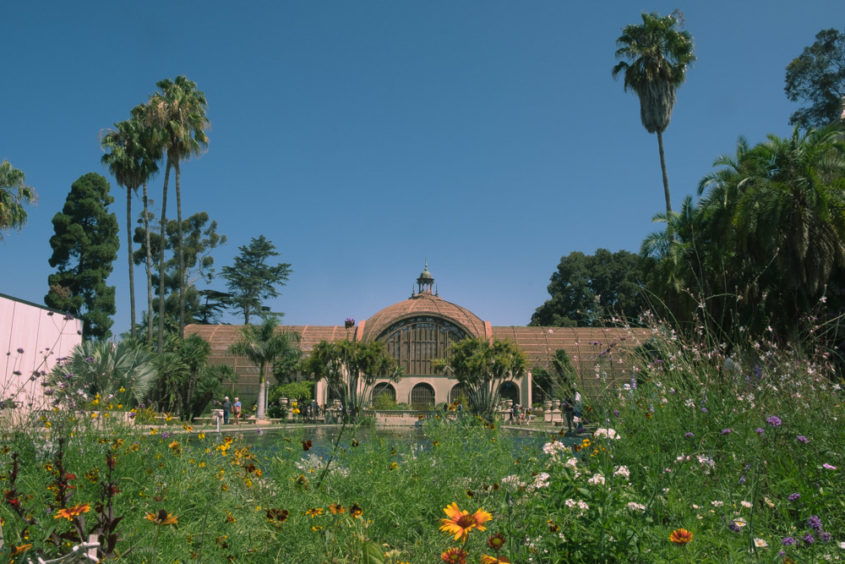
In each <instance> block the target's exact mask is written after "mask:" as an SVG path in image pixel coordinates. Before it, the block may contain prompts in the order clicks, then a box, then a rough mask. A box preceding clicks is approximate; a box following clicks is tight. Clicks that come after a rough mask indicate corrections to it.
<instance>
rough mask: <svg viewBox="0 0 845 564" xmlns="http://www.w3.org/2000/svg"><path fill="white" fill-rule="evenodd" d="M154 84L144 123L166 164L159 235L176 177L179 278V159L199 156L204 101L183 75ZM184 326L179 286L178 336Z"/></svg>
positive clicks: (161, 329)
mask: <svg viewBox="0 0 845 564" xmlns="http://www.w3.org/2000/svg"><path fill="white" fill-rule="evenodd" d="M156 86H157V87H158V88H159V91H158V92H156V93H155V94H153V95H152V97H151V99H150V101H149V103H148V104H147V106H146V108H147V112H146V120H147V123H149V124H151V125H153V126H154V127H156V128H157V129H158V130H159V132H160V134H161V136H162V137H161V139H162V144H163V146H164V149H165V151H166V152H167V161H166V162H167V165H166V167H165V173H164V188H163V189H162V201H161V238H162V240H164V237H165V232H164V231H165V225H166V219H167V218H166V209H167V184H168V180H169V178H170V169H171V168H172V169H173V171H174V174H175V177H176V222H177V226H178V239H179V245H178V249H177V253H178V256H179V279H180V280H183V279H184V271H185V257H184V253H183V251H182V192H181V183H180V167H179V165H180V162H181V161H182V160H183V159H188V158H189V157H191V156H192V155H199V154H200V153H201V152H202V150H203V149H205V148H206V147H207V146H208V136H207V135H206V130H207V129H208V127H209V122H208V118H207V117H206V110H207V108H208V103H207V102H206V99H205V94H203V93H202V92H200V91H199V90H197V85H196V83H194V82H193V81H191V80H188V78H186V77H184V76H177V77H176V79H175V80H174V81H171V80H170V79H165V80H162V81H159V82H158V83H157V84H156ZM160 268H161V271H162V272H164V254H162V257H161V259H160ZM159 290H160V295H161V296H164V277H163V276H162V277H161V279H160V282H159ZM163 323H164V300H159V349H162V348H163V346H164V341H163V338H164V336H163V332H164V327H163ZM184 327H185V288H184V285H181V284H180V287H179V336H180V337H181V336H182V335H183V329H184Z"/></svg>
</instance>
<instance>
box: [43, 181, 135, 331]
mask: <svg viewBox="0 0 845 564" xmlns="http://www.w3.org/2000/svg"><path fill="white" fill-rule="evenodd" d="M112 202H114V198H113V197H112V196H111V194H110V193H109V183H108V182H107V181H106V179H105V178H103V177H102V176H100V175H99V174H96V173H93V172H89V173H88V174H85V175H83V176H80V177H79V178H78V179H77V180H76V182H74V183H73V185H72V186H71V189H70V193H69V194H68V196H67V200H65V205H64V208H63V209H62V211H61V212H59V213H57V214H56V215H55V216H53V229H54V231H55V235H53V236H52V237H50V246H51V247H52V248H53V254H52V256H51V257H50V266H52V267H54V268H57V272H55V273H54V274H51V275H50V276H49V277H48V283H49V285H50V291H49V293H48V294H47V295H46V296H45V298H44V303H45V304H47V306H49V307H51V308H53V309H56V310H58V311H62V312H65V313H69V314H71V315H73V316H75V317H78V318H79V319H80V320H81V321H82V336H83V338H85V339H106V338H108V337H109V335H111V330H110V328H111V326H112V320H111V316H112V315H113V314H114V312H115V306H114V286H107V285H106V280H107V279H108V277H109V274H111V271H112V268H113V266H112V265H113V263H114V260H115V258H117V249H118V246H119V245H120V243H119V241H118V236H117V217H115V215H114V214H113V213H110V212H109V211H108V207H109V205H111V203H112Z"/></svg>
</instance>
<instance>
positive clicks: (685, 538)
mask: <svg viewBox="0 0 845 564" xmlns="http://www.w3.org/2000/svg"><path fill="white" fill-rule="evenodd" d="M669 540H670V541H672V542H673V543H675V544H687V543H688V542H690V541H691V540H692V533H691V532H690V531H688V530H686V529H675V530H674V531H672V534H671V535H669Z"/></svg>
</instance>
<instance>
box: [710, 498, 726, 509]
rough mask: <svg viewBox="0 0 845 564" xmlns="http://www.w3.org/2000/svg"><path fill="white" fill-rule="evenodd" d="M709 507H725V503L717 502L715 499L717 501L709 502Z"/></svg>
mask: <svg viewBox="0 0 845 564" xmlns="http://www.w3.org/2000/svg"><path fill="white" fill-rule="evenodd" d="M710 505H712V506H713V507H722V506H723V505H725V502H724V501H719V500H718V499H717V500H713V501H711V502H710Z"/></svg>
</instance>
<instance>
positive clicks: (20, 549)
mask: <svg viewBox="0 0 845 564" xmlns="http://www.w3.org/2000/svg"><path fill="white" fill-rule="evenodd" d="M30 548H32V543H29V544H22V545H20V546H14V545H13V546H12V550H11V552H9V556H17V555H18V554H23V553H24V552H26V551H27V550H29V549H30Z"/></svg>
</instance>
